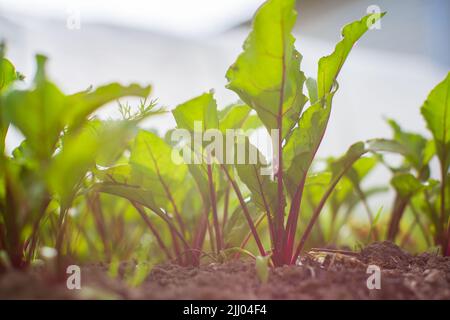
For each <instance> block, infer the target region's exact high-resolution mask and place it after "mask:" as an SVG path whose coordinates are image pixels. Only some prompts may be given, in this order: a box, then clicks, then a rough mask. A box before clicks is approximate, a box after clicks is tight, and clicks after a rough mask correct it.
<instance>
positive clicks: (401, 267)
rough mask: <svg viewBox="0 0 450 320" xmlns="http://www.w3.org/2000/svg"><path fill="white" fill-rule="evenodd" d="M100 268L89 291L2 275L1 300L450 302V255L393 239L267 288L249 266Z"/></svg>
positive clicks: (319, 258) (280, 271) (307, 260)
mask: <svg viewBox="0 0 450 320" xmlns="http://www.w3.org/2000/svg"><path fill="white" fill-rule="evenodd" d="M368 265H377V266H379V267H380V268H381V289H379V290H377V289H372V290H369V289H368V288H367V279H368V277H369V276H370V274H368V273H367V272H366V271H367V267H368ZM104 269H105V268H102V267H101V266H96V267H92V266H90V267H86V268H84V269H82V274H83V275H82V277H83V278H82V287H83V288H84V289H83V290H79V291H76V290H74V291H69V290H68V289H66V287H65V284H57V283H53V284H52V282H50V281H49V280H48V279H45V278H44V277H42V276H41V275H40V274H39V273H36V272H28V273H19V272H9V273H7V274H5V275H2V276H0V298H39V299H42V298H44V299H45V298H63V299H64V298H118V299H450V258H448V257H447V258H444V257H440V256H437V255H435V254H431V253H423V254H420V255H417V256H412V255H410V254H408V253H406V252H404V251H402V250H401V249H400V248H399V247H397V246H395V245H394V244H392V243H390V242H382V243H373V244H371V245H369V246H368V247H366V248H365V249H363V250H362V251H361V252H360V253H354V254H351V253H346V252H344V253H335V252H314V253H311V254H308V255H307V256H305V257H304V258H303V260H302V264H301V265H299V266H284V267H280V268H276V269H274V270H272V271H271V273H270V277H269V280H268V282H267V283H265V284H262V283H261V282H260V281H259V280H258V277H257V276H256V272H255V266H254V264H253V263H252V262H250V261H231V262H227V263H224V264H217V263H214V264H208V265H204V266H202V267H200V268H193V267H180V266H177V265H174V264H165V265H160V266H157V267H155V268H154V269H153V270H152V272H151V273H150V275H149V277H148V278H147V279H146V280H145V282H144V283H143V284H142V285H141V286H140V287H139V288H129V287H127V286H126V285H125V284H124V283H123V282H122V281H120V280H112V279H110V278H108V277H107V276H106V274H105V271H104Z"/></svg>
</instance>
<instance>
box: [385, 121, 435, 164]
mask: <svg viewBox="0 0 450 320" xmlns="http://www.w3.org/2000/svg"><path fill="white" fill-rule="evenodd" d="M388 124H389V125H390V127H391V128H392V130H393V131H394V140H395V141H397V142H398V143H400V144H401V145H402V146H403V149H404V150H405V158H406V159H407V160H408V161H409V162H410V163H411V165H412V166H413V167H414V168H415V169H416V170H417V171H420V170H421V169H422V168H423V166H425V165H427V164H428V161H429V160H430V157H429V156H425V152H427V150H428V149H427V148H426V147H427V139H425V138H424V137H422V136H421V135H420V134H417V133H411V132H406V131H403V130H402V128H401V127H400V125H399V124H398V123H397V122H395V121H394V120H392V119H389V120H388Z"/></svg>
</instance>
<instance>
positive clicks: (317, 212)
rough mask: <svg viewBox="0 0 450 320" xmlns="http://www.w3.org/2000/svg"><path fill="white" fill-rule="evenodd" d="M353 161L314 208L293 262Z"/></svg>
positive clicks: (292, 260)
mask: <svg viewBox="0 0 450 320" xmlns="http://www.w3.org/2000/svg"><path fill="white" fill-rule="evenodd" d="M355 160H356V159H355ZM353 163H354V161H352V162H350V163H349V164H348V165H347V166H345V167H344V169H343V170H342V172H341V173H340V174H339V175H338V176H337V177H336V178H335V180H334V181H333V183H332V184H331V185H330V186H329V187H328V189H327V190H326V192H325V194H324V195H323V196H322V198H321V199H320V202H319V204H318V206H317V207H316V209H315V210H314V213H313V215H312V217H311V220H310V221H309V223H308V226H307V227H306V230H305V232H304V233H303V235H302V238H301V239H300V242H299V244H298V246H297V249H296V251H295V254H294V256H293V257H292V259H291V264H295V262H296V261H297V259H298V256H299V255H300V252H301V251H302V249H303V247H304V245H305V242H306V240H307V239H308V237H309V234H310V233H311V231H312V228H313V227H314V224H315V223H316V221H317V219H318V218H319V215H320V213H321V211H322V209H323V207H324V205H325V203H326V201H327V199H328V197H329V196H330V194H331V193H332V192H333V190H334V188H335V187H336V185H337V184H338V182H339V180H341V178H342V176H343V175H344V174H345V173H346V172H347V170H348V169H350V168H351V166H352V165H353Z"/></svg>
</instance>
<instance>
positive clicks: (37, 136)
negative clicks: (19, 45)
mask: <svg viewBox="0 0 450 320" xmlns="http://www.w3.org/2000/svg"><path fill="white" fill-rule="evenodd" d="M36 61H37V71H36V76H35V83H34V87H33V88H32V89H30V90H12V91H10V92H8V93H7V95H6V97H5V100H4V106H3V108H4V112H5V117H6V120H7V121H9V122H10V123H12V124H13V125H14V126H15V127H17V128H18V129H19V130H20V131H21V132H22V134H23V135H24V136H25V138H26V139H27V141H28V145H29V147H30V149H31V150H32V151H33V152H34V153H35V155H36V156H37V158H39V159H47V158H49V157H50V156H51V155H52V154H53V152H54V150H55V147H56V143H57V141H58V139H59V136H60V134H61V130H62V129H63V128H64V122H63V120H62V118H63V114H64V111H65V109H66V108H65V96H64V94H63V93H62V92H61V91H60V90H59V89H58V87H57V86H56V85H54V84H53V83H51V82H49V81H48V80H47V79H46V77H45V62H46V58H45V57H44V56H40V55H38V56H36Z"/></svg>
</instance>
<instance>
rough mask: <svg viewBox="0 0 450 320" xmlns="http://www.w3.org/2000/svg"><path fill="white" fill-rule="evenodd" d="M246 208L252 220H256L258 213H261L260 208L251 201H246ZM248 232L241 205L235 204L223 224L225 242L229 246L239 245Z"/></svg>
mask: <svg viewBox="0 0 450 320" xmlns="http://www.w3.org/2000/svg"><path fill="white" fill-rule="evenodd" d="M247 209H248V211H249V212H250V216H251V218H252V220H253V222H256V220H257V219H258V215H259V214H260V213H261V211H260V209H259V208H258V207H256V205H255V204H254V203H253V202H248V203H247ZM248 232H249V229H248V222H247V220H246V219H245V215H244V213H243V211H242V207H241V206H237V207H236V208H235V210H234V211H233V212H232V213H231V215H230V218H229V219H228V221H227V223H226V226H225V230H224V237H225V243H226V244H227V245H228V246H229V247H239V246H240V245H241V243H242V241H243V240H244V239H245V237H246V236H247V234H248Z"/></svg>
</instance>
